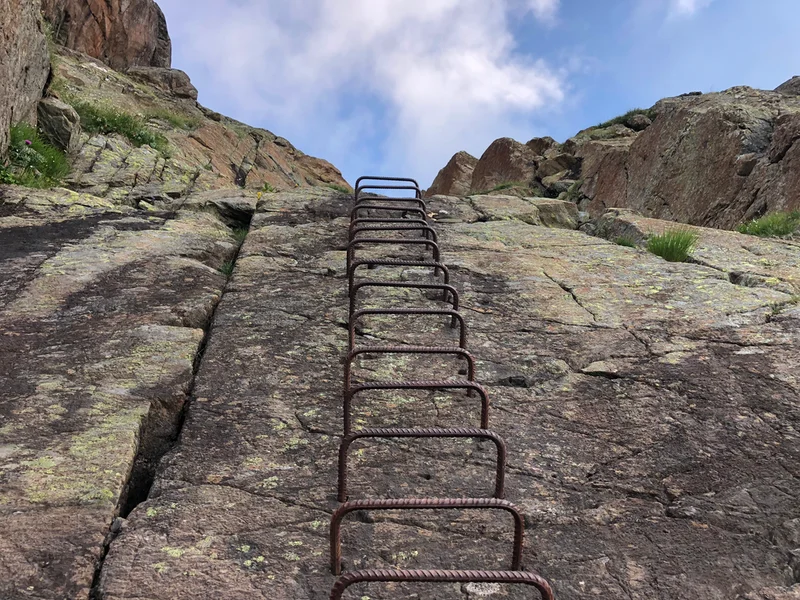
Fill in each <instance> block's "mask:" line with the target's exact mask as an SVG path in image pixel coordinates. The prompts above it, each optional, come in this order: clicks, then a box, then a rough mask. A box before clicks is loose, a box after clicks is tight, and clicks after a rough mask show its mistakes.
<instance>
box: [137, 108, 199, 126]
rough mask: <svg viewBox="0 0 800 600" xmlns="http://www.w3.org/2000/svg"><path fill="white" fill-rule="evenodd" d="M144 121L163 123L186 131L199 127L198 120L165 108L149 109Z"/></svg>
mask: <svg viewBox="0 0 800 600" xmlns="http://www.w3.org/2000/svg"><path fill="white" fill-rule="evenodd" d="M145 119H147V120H148V121H149V120H150V119H154V120H156V121H164V122H166V123H169V124H170V125H172V126H173V127H174V128H175V129H185V130H187V131H191V130H193V129H197V128H198V127H199V126H200V119H198V118H196V117H189V116H186V115H181V114H178V113H177V112H175V111H172V110H169V109H167V108H154V109H150V110H148V111H147V112H145Z"/></svg>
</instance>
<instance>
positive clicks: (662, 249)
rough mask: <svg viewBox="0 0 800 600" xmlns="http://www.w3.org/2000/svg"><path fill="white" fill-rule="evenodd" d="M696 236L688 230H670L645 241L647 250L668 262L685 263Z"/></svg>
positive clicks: (692, 248)
mask: <svg viewBox="0 0 800 600" xmlns="http://www.w3.org/2000/svg"><path fill="white" fill-rule="evenodd" d="M697 240H698V235H697V234H696V233H694V232H693V231H691V230H689V229H671V230H669V231H665V232H664V233H662V234H661V235H654V236H652V237H651V238H650V239H649V240H647V249H648V250H649V251H650V252H652V253H653V254H655V255H656V256H660V257H661V258H663V259H664V260H667V261H669V262H686V259H687V258H689V254H691V252H692V250H694V247H695V245H696V244H697Z"/></svg>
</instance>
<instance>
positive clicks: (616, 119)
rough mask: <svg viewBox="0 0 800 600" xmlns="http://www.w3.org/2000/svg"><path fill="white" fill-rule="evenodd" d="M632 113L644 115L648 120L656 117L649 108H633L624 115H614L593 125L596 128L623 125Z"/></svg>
mask: <svg viewBox="0 0 800 600" xmlns="http://www.w3.org/2000/svg"><path fill="white" fill-rule="evenodd" d="M633 115H644V116H645V117H647V118H648V119H650V120H653V119H655V118H656V113H655V111H654V110H653V109H651V108H633V109H631V110H629V111H628V112H626V113H625V114H624V115H620V116H618V117H614V118H613V119H609V120H608V121H604V122H603V123H599V124H597V125H595V127H597V128H598V129H604V128H606V127H611V126H612V125H624V124H625V121H627V120H628V119H630V118H631V117H632V116H633Z"/></svg>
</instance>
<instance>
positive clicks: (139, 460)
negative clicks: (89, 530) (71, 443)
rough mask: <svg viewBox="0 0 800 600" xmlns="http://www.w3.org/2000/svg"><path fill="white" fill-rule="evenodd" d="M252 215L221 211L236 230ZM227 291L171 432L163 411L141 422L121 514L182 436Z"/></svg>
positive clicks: (207, 328) (144, 494)
mask: <svg viewBox="0 0 800 600" xmlns="http://www.w3.org/2000/svg"><path fill="white" fill-rule="evenodd" d="M252 217H253V213H252V212H245V211H241V210H239V211H235V212H233V211H226V212H224V214H223V213H222V212H220V218H221V219H222V220H223V221H224V222H225V223H226V225H227V226H228V227H230V228H231V230H233V231H234V232H236V231H237V230H239V231H241V230H247V231H249V228H250V222H251V220H252ZM243 244H244V239H243V238H242V239H241V240H239V245H238V246H237V248H236V251H235V253H234V255H233V257H232V258H231V260H230V265H231V266H235V264H236V261H237V260H238V258H239V252H240V251H241V248H242V245H243ZM231 275H232V272H231V273H230V274H228V281H230V278H231ZM226 292H227V282H226V284H225V287H224V288H223V289H222V293H221V294H220V297H219V299H218V300H217V302H216V303H215V304H214V306H213V308H212V310H211V311H210V312H209V316H208V319H207V320H206V322H205V323H204V324H203V339H202V340H201V342H200V345H199V347H198V350H197V354H196V355H195V357H194V361H193V365H192V378H191V381H190V383H189V388H188V389H187V391H186V400H185V401H184V402H183V403H182V404H181V408H180V410H179V412H178V413H177V414H175V415H174V417H173V418H172V419H171V421H172V423H171V425H170V429H171V434H170V435H168V436H163V437H162V436H157V435H154V433H155V432H156V431H157V430H158V429H159V427H160V428H162V430H163V425H161V424H159V423H155V422H154V421H159V420H160V418H161V411H158V410H152V409H151V411H150V414H149V415H148V418H147V420H146V421H145V423H144V424H143V425H142V428H141V431H140V433H139V439H140V443H139V452H138V454H137V456H136V459H135V461H134V465H133V468H132V470H131V474H130V477H129V479H128V484H127V487H126V489H125V492H124V493H123V495H122V498H121V499H120V511H119V513H120V516H121V517H122V518H127V516H128V515H129V514H130V513H131V512H132V511H133V509H134V508H136V507H137V506H138V505H139V504H141V503H142V502H144V501H145V500H147V498H148V496H149V494H150V488H151V487H152V486H153V480H154V479H155V473H156V469H157V467H158V464H159V463H160V462H161V459H162V458H163V457H164V455H166V454H167V453H168V452H169V451H170V450H172V448H174V447H175V445H176V444H177V443H178V440H179V439H180V435H181V431H182V430H183V424H184V422H185V421H186V411H187V408H188V407H189V404H190V403H191V401H192V397H193V396H194V385H195V380H196V378H197V372H198V370H199V369H200V364H201V363H202V360H203V356H204V354H205V350H206V346H207V345H208V339H209V336H210V334H211V330H212V328H213V323H214V317H215V315H216V312H217V307H218V306H219V303H220V302H221V301H222V298H223V297H224V296H225V294H226ZM152 408H155V407H152ZM165 437H166V439H167V442H166V443H164V441H163V440H164V438H165ZM153 438H156V439H153Z"/></svg>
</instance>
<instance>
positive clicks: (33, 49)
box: [0, 0, 50, 156]
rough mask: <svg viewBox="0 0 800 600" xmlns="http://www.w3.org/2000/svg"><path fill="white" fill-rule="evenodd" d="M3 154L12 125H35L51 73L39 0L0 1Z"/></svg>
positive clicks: (0, 147) (0, 145)
mask: <svg viewBox="0 0 800 600" xmlns="http://www.w3.org/2000/svg"><path fill="white" fill-rule="evenodd" d="M0 32H1V33H0V156H3V155H5V152H6V148H7V147H8V132H9V128H10V127H11V125H13V124H15V123H18V122H20V121H25V122H28V123H31V124H33V125H35V124H36V105H37V104H38V102H39V99H40V98H41V97H42V90H43V89H44V86H45V84H46V82H47V77H48V75H49V73H50V57H49V54H48V51H47V40H46V39H45V36H44V33H43V32H42V24H41V17H40V16H39V1H38V0H33V1H32V0H0Z"/></svg>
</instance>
